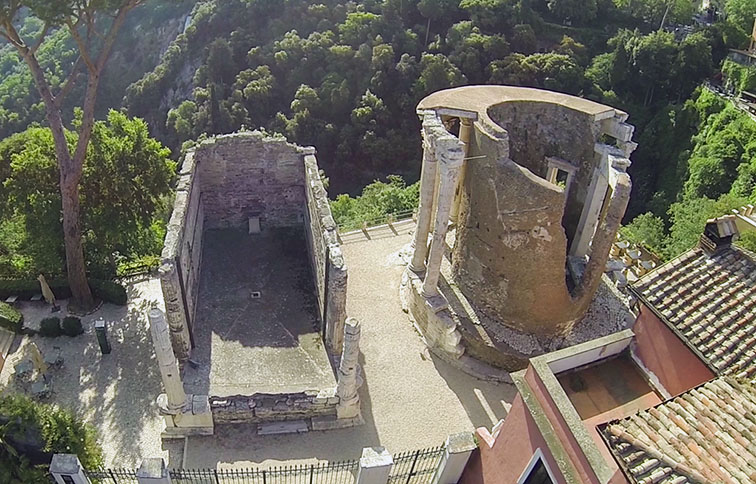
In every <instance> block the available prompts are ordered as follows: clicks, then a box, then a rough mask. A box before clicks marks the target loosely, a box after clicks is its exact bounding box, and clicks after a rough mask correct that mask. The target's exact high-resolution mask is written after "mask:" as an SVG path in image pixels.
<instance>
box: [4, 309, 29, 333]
mask: <svg viewBox="0 0 756 484" xmlns="http://www.w3.org/2000/svg"><path fill="white" fill-rule="evenodd" d="M23 326H24V316H23V314H21V312H20V311H18V310H17V309H16V308H14V307H13V306H11V305H9V304H6V303H4V302H0V327H2V328H5V329H7V330H9V331H13V332H14V333H20V332H21V329H22V328H23Z"/></svg>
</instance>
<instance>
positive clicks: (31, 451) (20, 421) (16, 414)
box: [0, 394, 103, 484]
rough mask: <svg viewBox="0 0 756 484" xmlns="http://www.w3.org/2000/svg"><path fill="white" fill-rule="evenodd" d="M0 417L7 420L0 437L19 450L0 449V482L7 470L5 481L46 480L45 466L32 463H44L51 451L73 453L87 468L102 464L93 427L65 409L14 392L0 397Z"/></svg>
mask: <svg viewBox="0 0 756 484" xmlns="http://www.w3.org/2000/svg"><path fill="white" fill-rule="evenodd" d="M0 421H7V422H8V423H7V425H4V426H3V427H0V430H2V433H1V434H0V438H1V439H2V441H3V443H4V444H5V445H6V446H9V447H11V448H13V449H14V450H15V452H16V453H18V454H19V456H15V455H13V453H10V452H2V451H0V482H6V481H4V480H2V477H5V476H8V474H7V473H8V472H9V473H10V476H8V477H10V478H11V479H10V480H9V481H7V482H23V483H27V484H37V483H41V484H44V483H49V482H50V480H49V477H48V475H47V472H46V470H45V468H44V467H43V466H40V467H34V465H35V464H38V463H40V464H46V463H47V462H49V458H50V457H51V456H52V454H54V453H65V454H76V455H77V456H78V457H79V460H80V461H81V463H82V464H83V465H84V467H86V468H89V469H95V468H98V467H100V466H102V464H103V461H102V449H101V448H100V446H99V445H98V444H97V440H96V434H95V431H94V429H93V428H92V427H91V426H90V425H88V424H85V423H84V422H82V421H81V420H79V419H78V418H76V416H75V415H74V414H73V413H71V412H70V411H69V410H64V409H61V408H58V407H55V406H52V405H47V404H41V403H37V402H34V401H33V400H31V399H30V398H29V397H26V396H23V395H18V394H14V395H8V396H5V397H3V398H1V399H0ZM30 437H33V438H32V439H30ZM40 461H42V462H40ZM4 473H6V474H4ZM14 478H15V479H14Z"/></svg>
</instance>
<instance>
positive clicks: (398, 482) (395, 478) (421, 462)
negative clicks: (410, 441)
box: [388, 446, 444, 484]
mask: <svg viewBox="0 0 756 484" xmlns="http://www.w3.org/2000/svg"><path fill="white" fill-rule="evenodd" d="M443 455H444V446H439V447H430V448H427V449H420V450H412V451H409V452H402V453H400V454H396V455H394V466H393V467H392V468H391V473H390V474H389V478H388V482H389V484H428V483H430V482H431V480H432V479H433V475H434V474H435V473H436V469H437V468H438V466H439V464H440V463H441V458H442V457H443Z"/></svg>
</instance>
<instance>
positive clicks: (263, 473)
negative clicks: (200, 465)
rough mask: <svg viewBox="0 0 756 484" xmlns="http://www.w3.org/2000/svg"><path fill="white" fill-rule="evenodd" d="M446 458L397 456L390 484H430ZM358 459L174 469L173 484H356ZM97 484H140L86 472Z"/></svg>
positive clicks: (421, 453)
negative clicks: (222, 467)
mask: <svg viewBox="0 0 756 484" xmlns="http://www.w3.org/2000/svg"><path fill="white" fill-rule="evenodd" d="M443 455H444V447H443V446H439V447H431V448H427V449H421V450H413V451H409V452H402V453H399V454H395V455H394V456H393V458H394V465H393V467H392V468H391V473H390V474H389V478H388V483H389V484H430V482H431V481H432V479H433V476H434V475H435V472H436V469H437V468H438V466H439V465H440V463H441V458H442V457H443ZM359 468H360V462H359V460H349V461H342V462H322V463H318V464H300V465H293V466H285V467H273V468H270V469H257V468H253V469H173V470H171V471H170V476H171V482H172V483H173V484H354V482H356V480H357V474H358V472H359ZM85 474H86V475H87V477H88V478H89V479H90V480H91V481H92V482H93V483H94V484H137V483H138V482H139V481H138V480H137V475H136V470H133V469H97V470H88V471H85Z"/></svg>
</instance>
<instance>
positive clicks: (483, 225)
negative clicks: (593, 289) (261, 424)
mask: <svg viewBox="0 0 756 484" xmlns="http://www.w3.org/2000/svg"><path fill="white" fill-rule="evenodd" d="M510 140H511V137H510ZM497 141H498V140H496V139H493V138H491V137H490V135H488V134H487V133H485V132H481V131H480V130H476V132H475V134H474V136H473V139H472V140H471V144H470V151H469V153H468V156H469V157H471V158H472V159H476V157H482V158H477V159H476V161H475V162H473V163H469V164H468V166H467V176H466V178H465V183H466V185H467V187H466V190H465V193H466V198H465V199H464V202H463V204H462V207H461V217H462V218H461V220H463V221H464V222H463V223H461V224H460V225H459V228H458V229H457V240H456V243H455V245H454V252H453V258H452V260H453V261H454V264H453V271H454V280H455V281H456V282H457V284H459V286H460V288H461V289H462V290H463V291H464V293H465V294H466V295H467V296H468V297H469V298H471V299H472V300H474V301H476V302H477V303H478V304H479V305H480V306H481V309H483V310H484V312H486V313H487V314H489V315H490V316H491V317H493V318H495V319H496V320H498V321H500V322H501V323H503V324H505V325H507V326H510V327H512V328H515V329H518V330H525V331H532V330H534V329H535V328H542V330H543V331H544V332H546V331H548V328H550V327H552V326H553V320H554V315H555V314H561V315H562V317H564V318H565V319H566V320H569V319H570V316H569V313H570V311H569V308H570V306H571V303H572V301H571V298H570V293H569V291H568V290H567V286H566V284H565V277H564V260H565V254H566V253H567V238H566V236H565V232H564V228H563V227H562V224H561V221H562V213H563V212H562V206H563V203H564V192H563V190H562V189H561V188H559V187H557V186H555V185H552V184H551V183H548V182H547V181H546V180H544V179H542V178H540V177H538V176H536V175H534V174H533V173H531V172H530V171H529V170H528V169H526V168H523V167H521V166H519V165H518V164H517V163H515V162H513V161H512V160H509V159H506V158H498V157H497V156H496V155H498V154H500V153H498V152H497V150H498V149H497V148H495V147H494V146H492V145H495V144H498V143H497ZM510 146H511V145H510ZM502 296H504V297H505V298H506V300H508V301H509V302H507V303H506V304H501V301H502Z"/></svg>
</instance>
